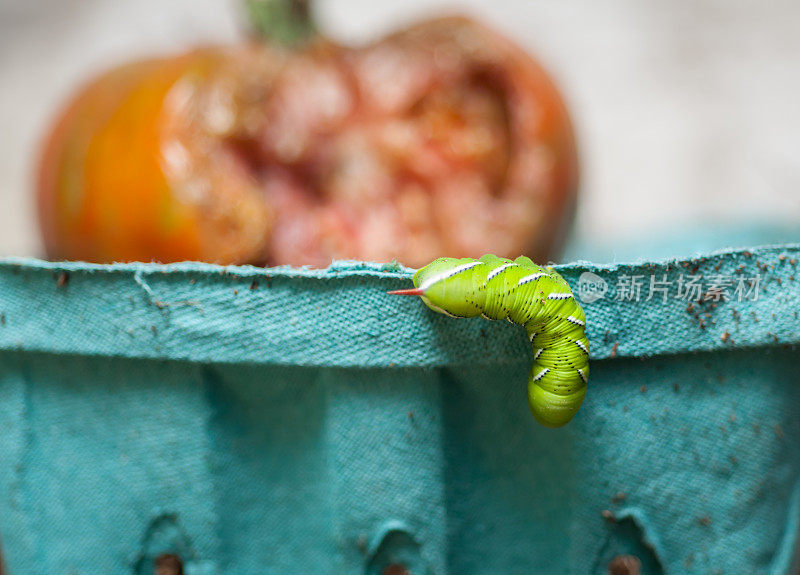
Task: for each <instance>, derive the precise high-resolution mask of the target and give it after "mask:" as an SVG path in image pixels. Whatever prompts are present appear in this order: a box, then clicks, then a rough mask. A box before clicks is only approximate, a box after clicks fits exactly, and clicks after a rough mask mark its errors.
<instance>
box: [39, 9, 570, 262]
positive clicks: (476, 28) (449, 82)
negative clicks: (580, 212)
mask: <svg viewBox="0 0 800 575" xmlns="http://www.w3.org/2000/svg"><path fill="white" fill-rule="evenodd" d="M576 185H577V164H576V157H575V147H574V142H573V137H572V130H571V127H570V123H569V119H568V117H567V114H566V111H565V109H564V106H563V104H562V102H561V100H560V97H559V95H558V93H557V91H556V89H555V88H554V87H553V85H552V83H551V81H550V80H549V78H548V77H547V75H546V74H545V72H544V71H543V70H542V69H541V68H540V67H539V66H538V64H536V63H535V62H534V61H533V60H532V59H531V58H530V57H529V56H527V55H526V54H525V53H524V52H523V51H522V50H520V49H519V48H517V47H516V46H514V45H512V44H511V43H510V42H508V41H507V40H506V39H504V38H503V37H501V36H499V35H497V34H496V33H494V32H492V31H490V30H487V29H486V28H484V27H483V26H481V25H479V24H476V23H474V22H472V21H469V20H465V19H460V18H447V19H440V20H433V21H428V22H424V23H422V24H418V25H416V26H413V27H411V28H409V29H407V30H405V31H401V32H398V33H396V34H394V35H392V36H389V37H387V38H385V39H383V40H381V41H379V42H377V43H375V44H373V45H370V46H366V47H362V48H349V47H344V46H340V45H336V44H333V43H331V42H327V41H325V40H319V41H317V42H315V43H313V44H311V45H309V46H307V47H306V48H304V49H302V50H299V51H294V52H289V51H286V50H284V49H281V48H278V47H275V46H270V45H263V44H258V45H256V44H249V45H243V46H239V47H234V48H208V49H203V50H197V51H194V52H192V53H190V54H187V55H183V56H180V57H175V58H171V59H165V60H158V61H149V62H141V63H138V64H133V65H130V66H127V67H124V68H120V69H118V70H115V71H113V72H111V73H109V74H107V75H106V76H104V77H101V78H100V79H99V80H97V81H96V82H95V83H94V84H92V85H90V86H89V87H88V88H87V89H85V90H84V91H83V92H82V93H81V94H80V95H79V96H78V98H77V99H76V100H75V101H74V102H73V104H72V105H71V107H70V109H69V110H68V111H67V112H66V114H65V115H64V116H63V117H62V118H61V120H60V122H59V125H58V126H57V128H56V129H55V130H54V132H53V133H52V134H51V136H50V139H49V143H48V145H47V147H46V152H45V156H44V159H43V161H42V164H41V171H40V185H39V195H40V213H41V221H42V227H43V231H44V234H45V239H46V244H47V249H48V255H49V256H50V257H53V258H67V259H86V260H92V261H125V260H151V259H155V260H159V261H176V260H182V259H198V260H205V261H215V262H220V263H256V264H270V265H276V264H293V265H301V264H310V265H316V266H324V265H327V264H328V263H329V262H330V261H331V259H335V258H352V259H363V260H374V261H388V260H391V259H397V260H398V261H401V262H403V263H405V264H407V265H410V266H414V267H417V266H420V265H423V264H424V263H426V262H427V261H429V260H431V259H433V258H435V257H437V256H440V255H443V254H447V255H450V256H453V257H464V256H472V255H475V254H476V253H485V252H493V253H497V254H499V255H507V256H516V255H519V254H522V253H524V254H528V255H531V256H532V257H533V258H534V259H536V260H542V261H546V260H548V259H550V258H552V257H553V256H554V255H555V254H556V252H557V250H558V247H559V242H560V241H561V237H562V235H563V232H564V231H565V228H566V227H567V225H568V223H569V221H570V220H571V217H572V209H573V205H574V199H575V192H576Z"/></svg>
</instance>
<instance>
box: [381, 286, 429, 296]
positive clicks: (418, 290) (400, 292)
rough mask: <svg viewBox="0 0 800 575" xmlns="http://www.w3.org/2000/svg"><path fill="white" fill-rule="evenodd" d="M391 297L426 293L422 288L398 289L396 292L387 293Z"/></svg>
mask: <svg viewBox="0 0 800 575" xmlns="http://www.w3.org/2000/svg"><path fill="white" fill-rule="evenodd" d="M386 293H387V294H389V295H422V294H423V293H424V291H423V290H422V288H411V289H396V290H394V291H387V292H386Z"/></svg>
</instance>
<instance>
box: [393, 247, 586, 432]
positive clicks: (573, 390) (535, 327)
mask: <svg viewBox="0 0 800 575" xmlns="http://www.w3.org/2000/svg"><path fill="white" fill-rule="evenodd" d="M414 286H415V289H413V290H400V291H398V292H390V293H399V294H404V295H419V296H421V297H422V300H423V301H424V302H425V304H426V305H427V306H428V307H429V308H431V309H432V310H434V311H436V312H439V313H445V314H448V315H451V316H454V317H462V318H465V317H475V316H477V315H481V316H483V317H485V318H486V319H492V320H508V321H510V322H512V323H516V324H520V325H523V326H525V329H526V331H527V333H528V339H529V340H530V342H531V346H532V348H533V367H532V368H531V372H530V376H529V377H528V405H529V407H530V410H531V413H533V416H534V417H535V418H536V420H537V421H538V422H539V423H541V424H542V425H546V426H548V427H560V426H562V425H565V424H566V423H568V422H569V421H570V420H571V419H572V417H573V416H574V415H575V413H576V412H577V411H578V408H579V407H580V405H581V403H582V402H583V398H584V396H585V395H586V382H587V381H588V379H589V340H588V339H587V338H586V334H585V327H586V316H585V315H584V313H583V309H582V308H581V306H580V304H578V302H577V301H575V297H574V296H573V294H572V290H571V289H570V287H569V285H568V284H567V282H566V281H565V280H564V278H562V277H561V276H560V275H559V274H558V273H557V272H556V271H555V270H554V269H553V268H550V267H541V266H538V265H536V264H535V263H533V262H532V261H531V260H530V259H529V258H526V257H524V256H522V257H518V258H517V259H515V260H509V259H504V258H499V257H497V256H493V255H485V256H483V257H482V258H480V259H477V260H475V259H471V258H464V259H456V258H439V259H437V260H434V261H433V262H431V263H430V264H428V265H427V266H425V267H424V268H422V269H420V270H418V271H417V272H416V273H415V274H414Z"/></svg>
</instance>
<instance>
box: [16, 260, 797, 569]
mask: <svg viewBox="0 0 800 575" xmlns="http://www.w3.org/2000/svg"><path fill="white" fill-rule="evenodd" d="M799 259H800V246H797V245H781V246H772V247H763V248H753V249H750V250H749V251H744V250H739V251H722V252H714V253H709V254H707V255H705V256H700V257H696V258H693V259H691V260H686V261H680V260H669V261H659V262H652V263H648V262H645V263H637V264H632V265H609V266H597V265H593V264H588V263H575V264H570V265H565V266H559V267H558V270H559V271H560V272H561V273H562V274H563V275H564V276H565V278H566V279H567V280H568V281H569V282H570V284H571V285H573V286H574V287H575V288H576V293H578V294H579V295H581V297H584V298H585V304H584V309H585V311H586V316H587V323H588V330H589V336H590V340H591V342H592V350H591V355H592V364H591V377H590V380H589V391H588V394H587V397H586V401H585V402H584V404H583V407H582V408H581V411H580V412H579V413H578V415H577V416H576V418H575V419H574V420H573V422H572V423H571V424H569V425H568V426H566V427H564V428H561V429H546V428H543V427H541V426H539V425H537V424H536V423H535V422H534V420H533V418H532V417H531V415H530V413H529V412H528V407H527V404H526V400H525V382H526V377H527V372H528V369H529V366H530V362H531V357H530V349H529V348H528V346H527V344H526V339H525V334H524V330H522V329H521V328H519V327H516V328H515V327H513V326H510V325H508V324H506V323H504V322H486V321H484V320H481V319H474V320H462V321H456V320H452V319H450V318H447V317H444V316H440V315H437V314H433V313H431V312H430V311H429V310H427V309H426V308H425V306H423V305H422V304H421V303H420V302H419V301H418V300H416V299H412V298H393V297H391V296H387V295H386V294H385V292H386V291H387V290H391V289H399V288H402V287H407V286H408V285H409V283H410V282H409V278H410V272H409V270H407V269H404V268H402V267H399V266H391V265H375V264H362V263H356V262H339V263H337V264H335V265H333V266H332V267H330V268H328V269H326V270H307V269H292V268H274V269H260V268H253V267H218V266H213V265H204V264H195V263H185V264H174V265H155V264H130V265H110V266H101V265H89V264H81V263H46V262H42V261H38V260H22V259H20V260H16V259H7V260H4V261H3V262H2V263H0V432H1V433H2V442H0V553H1V554H2V557H3V560H4V562H5V567H6V570H7V571H8V573H9V574H10V575H16V574H38V573H42V574H53V573H64V574H68V573H78V574H82V573H87V574H88V573H127V574H131V573H133V574H147V575H149V574H151V573H153V563H154V561H155V558H156V557H157V556H158V555H160V554H162V553H167V552H169V553H175V554H177V555H179V556H180V558H181V560H182V561H183V564H184V572H185V573H186V574H187V575H199V574H222V573H235V574H248V573H270V574H279V573H292V574H295V573H314V574H325V573H352V574H362V573H364V574H370V575H382V574H385V573H387V572H391V571H390V570H387V568H388V566H389V565H393V564H401V565H403V566H405V567H406V569H407V570H408V571H409V572H410V573H412V574H414V575H418V574H445V573H453V574H459V575H473V574H498V573H503V574H506V573H508V574H511V573H526V574H529V573H544V574H558V573H570V574H576V575H583V574H587V573H590V574H595V573H597V574H605V573H607V570H608V564H609V563H610V562H611V561H612V559H613V558H614V557H616V556H618V555H623V554H632V555H636V556H637V557H638V558H639V560H640V561H641V562H642V568H643V573H702V574H709V573H724V574H729V573H748V574H750V573H765V574H766V573H772V574H780V575H784V574H785V575H790V574H791V573H793V571H792V569H795V568H796V557H797V543H798V536H799V535H800V525H799V524H800V376H798V368H797V364H798V350H797V345H798V343H799V342H800V327H799V326H800V322H799V321H798V318H797V313H798V310H800V275H798V272H799V271H800V268H798V260H799ZM587 273H591V274H593V275H584V274H587ZM690 276H700V277H702V278H703V282H708V283H706V284H705V285H706V286H707V287H708V286H710V282H712V281H714V278H718V277H728V278H731V282H732V283H731V285H729V286H728V290H730V291H732V290H733V289H734V287H735V284H736V282H738V279H737V278H753V279H754V278H758V281H757V283H756V282H754V281H751V287H753V286H754V289H753V290H751V291H750V293H749V294H746V297H744V298H741V300H740V299H738V298H737V297H734V296H733V294H732V293H731V294H730V297H728V298H727V299H724V298H723V299H719V300H718V301H717V300H715V298H714V297H713V293H712V291H713V290H712V291H709V290H708V289H707V290H706V291H703V292H702V293H700V296H701V297H700V300H701V301H699V302H698V301H692V300H691V298H689V299H687V298H682V297H680V293H679V292H678V289H679V288H678V285H679V283H680V281H682V280H680V278H681V277H683V278H684V280H687V278H689V277H690ZM635 278H639V285H640V286H641V293H640V296H639V297H633V296H635V294H633V295H632V292H631V291H630V290H628V288H626V287H625V286H630V285H634V286H635V285H636V280H635ZM651 278H654V279H651ZM632 279H633V280H634V281H633V283H631V280H632ZM651 281H653V282H655V283H654V285H658V286H664V285H669V286H671V287H670V290H672V291H669V292H668V293H666V294H663V293H662V292H656V294H655V295H653V294H651V293H650V291H649V287H650V282H651ZM659 282H663V283H659ZM681 285H683V286H684V287H685V283H683V284H681ZM603 286H605V287H603ZM603 290H605V291H603ZM709 293H711V296H712V297H707V296H709ZM598 294H600V295H602V296H603V297H596V296H597V295H598ZM651 295H652V297H648V296H651ZM628 296H631V297H628ZM662 296H663V297H662ZM695 299H697V298H695ZM588 300H593V301H591V302H589V301H588Z"/></svg>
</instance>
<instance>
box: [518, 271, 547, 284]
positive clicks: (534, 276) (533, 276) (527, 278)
mask: <svg viewBox="0 0 800 575" xmlns="http://www.w3.org/2000/svg"><path fill="white" fill-rule="evenodd" d="M546 275H548V274H546V273H544V272H539V273H535V274H531V275H529V276H525V277H524V278H521V279H520V280H519V281H518V282H517V285H518V286H521V285H525V284H526V283H530V282H532V281H536V280H538V279H539V278H543V277H544V276H546Z"/></svg>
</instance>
